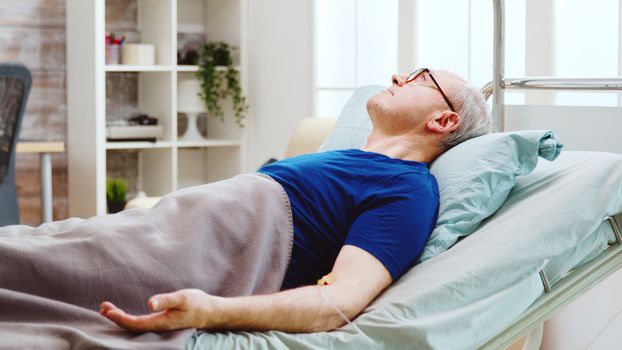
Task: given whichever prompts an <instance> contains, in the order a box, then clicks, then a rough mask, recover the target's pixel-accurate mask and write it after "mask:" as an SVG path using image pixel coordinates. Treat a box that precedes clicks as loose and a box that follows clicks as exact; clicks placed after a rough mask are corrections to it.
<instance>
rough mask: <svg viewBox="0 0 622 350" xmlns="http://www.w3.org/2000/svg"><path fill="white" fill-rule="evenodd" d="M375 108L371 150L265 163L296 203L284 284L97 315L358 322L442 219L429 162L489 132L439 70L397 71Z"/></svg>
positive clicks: (108, 309)
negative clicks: (137, 311)
mask: <svg viewBox="0 0 622 350" xmlns="http://www.w3.org/2000/svg"><path fill="white" fill-rule="evenodd" d="M367 109H368V111H369V115H370V117H371V120H372V123H373V131H372V133H371V135H370V136H369V138H368V142H367V145H366V146H365V147H364V148H363V149H361V150H343V151H331V152H323V153H316V154H311V155H303V156H299V157H295V158H291V159H285V160H283V161H280V162H276V163H273V164H270V165H268V166H265V167H263V168H262V169H260V170H259V172H260V173H262V174H265V175H268V176H269V177H271V178H272V179H274V180H276V182H278V183H279V184H280V185H281V186H282V187H283V189H284V190H285V192H286V193H287V197H288V199H289V202H290V203H291V212H292V215H293V226H294V227H293V228H294V239H293V247H292V251H291V254H292V255H291V261H290V262H289V265H288V267H287V271H286V273H285V277H284V279H283V282H282V286H281V291H279V292H275V293H272V294H265V295H253V296H241V297H233V298H224V297H219V296H213V295H209V294H206V293H205V292H202V291H200V290H197V289H185V290H179V291H176V292H173V293H168V294H158V295H154V296H152V297H151V298H150V299H149V300H148V305H149V308H150V310H151V311H152V313H150V314H148V315H142V316H134V315H130V314H127V313H125V312H124V311H123V310H121V309H120V308H118V307H116V306H115V305H113V304H112V303H110V302H104V303H103V304H102V305H101V310H100V312H101V314H102V315H104V316H106V317H108V318H109V319H111V320H112V321H114V322H115V323H117V324H118V325H119V326H121V327H124V328H127V329H130V330H134V331H149V330H173V329H181V328H200V329H207V330H226V329H229V330H271V329H276V330H283V331H288V332H312V331H325V330H331V329H334V328H336V327H339V326H341V325H343V324H344V323H345V322H346V321H347V320H348V319H352V318H354V317H356V316H357V315H358V314H359V313H360V312H361V311H362V310H363V309H364V308H365V307H366V306H367V305H369V303H370V302H371V301H372V300H374V298H376V296H378V294H379V293H381V292H382V291H383V290H384V289H385V288H387V287H388V286H389V285H390V284H391V283H392V282H394V281H395V280H397V279H398V278H400V276H401V275H402V274H403V273H404V272H405V271H406V270H407V269H408V268H410V267H411V266H412V265H413V264H414V262H415V260H416V259H417V257H418V256H419V254H420V253H421V252H422V249H423V247H424V245H425V242H426V240H427V238H428V235H429V234H430V232H431V230H432V229H433V227H434V225H435V221H436V212H437V208H438V201H439V199H438V189H437V185H436V181H435V179H434V178H433V176H432V175H430V173H429V172H428V165H429V164H430V162H432V161H433V160H434V159H435V158H436V157H438V156H439V155H441V154H442V153H443V152H444V151H446V150H447V149H449V148H451V147H452V146H454V145H456V144H458V143H460V142H462V141H464V140H466V139H469V138H471V137H474V136H478V135H481V134H484V133H486V132H487V131H488V128H489V114H488V111H487V106H486V103H485V101H484V99H483V97H482V96H481V95H480V94H479V92H478V91H477V90H476V89H474V88H473V87H471V86H469V85H468V84H467V83H466V82H465V81H464V80H462V79H461V78H459V77H458V76H456V75H454V74H452V73H450V72H447V71H441V70H428V69H418V70H416V71H415V72H413V73H411V74H410V75H408V76H404V75H393V77H392V84H391V86H390V87H388V88H387V89H386V90H384V91H382V92H381V93H379V94H378V95H375V96H373V97H372V98H370V99H369V101H368V103H367ZM318 279H319V281H318V283H317V284H316V283H315V282H316V280H318Z"/></svg>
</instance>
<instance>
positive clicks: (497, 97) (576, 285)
mask: <svg viewBox="0 0 622 350" xmlns="http://www.w3.org/2000/svg"><path fill="white" fill-rule="evenodd" d="M504 7H505V6H504V0H493V11H494V38H493V45H494V47H493V80H492V81H491V82H490V83H488V84H486V86H484V88H483V89H482V92H483V94H484V96H485V97H486V99H488V98H489V97H490V96H491V95H492V115H493V131H494V132H499V131H504V120H505V101H504V91H505V89H521V90H526V89H527V90H528V89H539V90H542V89H544V90H620V91H622V77H610V78H599V77H591V78H553V77H530V78H505V77H504V73H505V72H504V70H505V66H504V65H505V57H504V56H505V54H504V46H505V42H504V41H505V23H504V22H505V19H504V16H505V9H504ZM605 220H608V221H609V223H610V224H611V227H612V228H613V232H614V234H615V236H616V240H617V244H614V245H611V246H609V248H607V250H605V251H604V252H603V253H602V254H600V255H599V256H598V257H597V258H595V259H594V260H592V261H590V262H588V263H586V264H584V265H582V266H580V267H578V268H576V269H575V270H573V271H572V272H571V273H569V274H568V275H566V276H565V277H564V278H562V279H561V280H559V281H558V282H557V283H555V284H554V285H550V284H549V281H548V278H547V276H546V274H545V273H544V271H541V272H540V277H541V279H542V284H543V287H544V290H545V294H543V295H542V296H541V297H540V298H538V300H536V301H535V302H534V303H533V304H532V305H531V306H530V307H529V308H528V309H527V310H526V311H525V312H524V313H523V314H522V315H521V316H520V317H519V318H518V319H517V320H516V321H515V322H514V323H513V324H512V325H510V326H508V327H507V328H505V329H504V330H503V331H501V332H500V333H499V334H497V335H496V336H495V337H493V338H492V339H490V340H488V341H487V342H486V343H485V344H484V345H482V346H481V347H480V349H505V348H507V347H508V346H510V345H511V344H513V343H514V342H515V341H517V340H519V339H520V338H521V337H522V336H524V335H525V334H527V333H528V332H530V331H531V330H533V329H535V328H536V327H538V326H539V325H541V324H542V323H543V322H544V321H546V320H547V319H549V318H550V317H551V316H553V315H554V314H555V313H556V312H557V311H558V310H560V309H561V308H563V307H564V306H565V305H567V304H568V303H570V302H571V301H573V300H575V299H576V298H577V297H579V296H580V295H581V294H583V293H584V292H585V291H587V290H588V289H590V288H591V287H593V286H595V285H596V284H598V283H599V282H600V281H602V280H603V279H605V278H606V277H607V276H609V275H611V274H612V273H614V272H615V271H617V270H619V269H620V268H622V235H621V234H620V226H619V225H618V223H617V222H616V219H615V218H613V217H608V218H605Z"/></svg>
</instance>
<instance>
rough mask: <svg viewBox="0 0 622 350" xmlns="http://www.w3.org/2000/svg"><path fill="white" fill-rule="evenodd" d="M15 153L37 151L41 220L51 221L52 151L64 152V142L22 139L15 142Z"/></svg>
mask: <svg viewBox="0 0 622 350" xmlns="http://www.w3.org/2000/svg"><path fill="white" fill-rule="evenodd" d="M15 151H16V152H17V153H39V155H40V158H39V167H40V169H39V173H40V175H39V179H40V181H41V220H42V221H43V222H50V221H52V218H53V217H52V208H53V206H52V156H51V154H52V153H61V152H65V143H64V142H34V141H23V142H18V143H17V148H16V149H15Z"/></svg>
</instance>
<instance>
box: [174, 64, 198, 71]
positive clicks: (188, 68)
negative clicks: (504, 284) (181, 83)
mask: <svg viewBox="0 0 622 350" xmlns="http://www.w3.org/2000/svg"><path fill="white" fill-rule="evenodd" d="M177 71H178V72H198V71H199V66H190V65H182V66H177Z"/></svg>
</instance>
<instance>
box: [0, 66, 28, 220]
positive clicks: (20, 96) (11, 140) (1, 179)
mask: <svg viewBox="0 0 622 350" xmlns="http://www.w3.org/2000/svg"><path fill="white" fill-rule="evenodd" d="M31 83H32V76H31V75H30V71H29V70H28V68H26V67H25V66H24V65H22V64H19V63H0V226H5V225H13V224H18V223H19V206H18V204H17V191H16V189H15V146H16V144H17V138H18V136H19V128H20V126H21V124H22V119H23V116H24V110H25V109H26V100H28V93H29V92H30V86H31Z"/></svg>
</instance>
